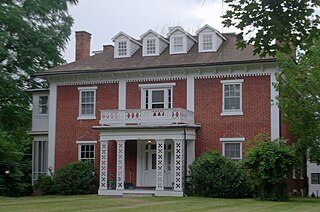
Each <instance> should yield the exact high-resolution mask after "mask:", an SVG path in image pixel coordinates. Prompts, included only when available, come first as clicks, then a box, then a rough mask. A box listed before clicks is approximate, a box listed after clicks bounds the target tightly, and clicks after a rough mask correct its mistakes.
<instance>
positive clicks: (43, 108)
mask: <svg viewBox="0 0 320 212" xmlns="http://www.w3.org/2000/svg"><path fill="white" fill-rule="evenodd" d="M39 113H40V114H47V113H48V96H39Z"/></svg>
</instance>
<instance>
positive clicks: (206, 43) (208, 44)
mask: <svg viewBox="0 0 320 212" xmlns="http://www.w3.org/2000/svg"><path fill="white" fill-rule="evenodd" d="M212 46H213V45H212V35H211V34H208V35H203V50H211V49H212Z"/></svg>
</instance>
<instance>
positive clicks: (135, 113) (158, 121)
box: [99, 108, 194, 126]
mask: <svg viewBox="0 0 320 212" xmlns="http://www.w3.org/2000/svg"><path fill="white" fill-rule="evenodd" d="M99 123H100V124H101V125H120V126H121V125H135V124H136V125H173V124H194V113H193V112H191V111H188V110H186V109H183V108H170V109H162V108H156V109H129V110H101V117H100V122H99Z"/></svg>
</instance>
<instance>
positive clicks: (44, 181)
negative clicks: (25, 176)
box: [34, 175, 56, 195]
mask: <svg viewBox="0 0 320 212" xmlns="http://www.w3.org/2000/svg"><path fill="white" fill-rule="evenodd" d="M34 188H35V189H37V190H40V191H41V192H42V194H44V195H49V194H56V185H55V182H54V180H53V178H52V176H48V175H40V176H39V177H38V179H37V181H36V182H35V184H34Z"/></svg>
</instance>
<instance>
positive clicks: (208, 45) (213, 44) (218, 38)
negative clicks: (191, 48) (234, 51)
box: [197, 25, 226, 52]
mask: <svg viewBox="0 0 320 212" xmlns="http://www.w3.org/2000/svg"><path fill="white" fill-rule="evenodd" d="M197 35H198V38H199V46H198V48H199V52H216V51H218V49H219V47H220V46H221V45H222V43H223V41H224V40H226V38H225V37H224V36H223V35H222V34H220V32H219V31H218V30H216V29H214V28H212V27H211V26H209V25H205V26H203V27H202V28H200V29H199V30H198V31H197Z"/></svg>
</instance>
